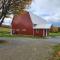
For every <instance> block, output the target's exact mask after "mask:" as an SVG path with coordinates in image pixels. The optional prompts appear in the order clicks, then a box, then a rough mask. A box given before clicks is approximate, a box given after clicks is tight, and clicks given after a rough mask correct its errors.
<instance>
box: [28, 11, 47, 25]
mask: <svg viewBox="0 0 60 60" xmlns="http://www.w3.org/2000/svg"><path fill="white" fill-rule="evenodd" d="M29 14H30V17H31V20H32V23H33V24H42V23H43V24H46V23H47V21H46V20H44V19H43V18H41V17H39V16H37V15H35V14H33V13H32V12H29Z"/></svg>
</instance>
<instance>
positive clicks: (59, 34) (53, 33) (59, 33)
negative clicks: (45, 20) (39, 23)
mask: <svg viewBox="0 0 60 60" xmlns="http://www.w3.org/2000/svg"><path fill="white" fill-rule="evenodd" d="M49 36H53V37H54V36H60V32H52V33H51V32H50V33H49Z"/></svg>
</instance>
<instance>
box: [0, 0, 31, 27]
mask: <svg viewBox="0 0 60 60" xmlns="http://www.w3.org/2000/svg"><path fill="white" fill-rule="evenodd" d="M30 3H31V0H0V11H1V12H0V20H1V22H0V26H1V25H2V23H3V21H4V18H5V17H6V15H7V14H8V13H13V14H15V15H16V14H18V13H20V12H22V11H24V8H26V7H27V6H29V4H30Z"/></svg>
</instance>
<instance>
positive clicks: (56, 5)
mask: <svg viewBox="0 0 60 60" xmlns="http://www.w3.org/2000/svg"><path fill="white" fill-rule="evenodd" d="M30 11H32V12H33V13H35V14H37V15H39V16H41V15H42V16H44V15H50V16H54V17H56V18H60V0H33V2H32V4H31V8H30Z"/></svg>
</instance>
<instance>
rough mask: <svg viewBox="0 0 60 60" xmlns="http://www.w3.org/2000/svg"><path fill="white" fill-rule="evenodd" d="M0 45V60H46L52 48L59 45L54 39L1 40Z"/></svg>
mask: <svg viewBox="0 0 60 60" xmlns="http://www.w3.org/2000/svg"><path fill="white" fill-rule="evenodd" d="M0 40H2V41H5V42H3V43H0V60H48V59H49V58H50V56H51V53H52V46H53V45H55V44H57V43H60V37H56V38H45V39H37V38H23V37H21V38H2V37H0Z"/></svg>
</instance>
